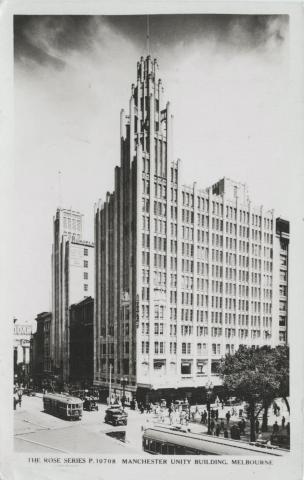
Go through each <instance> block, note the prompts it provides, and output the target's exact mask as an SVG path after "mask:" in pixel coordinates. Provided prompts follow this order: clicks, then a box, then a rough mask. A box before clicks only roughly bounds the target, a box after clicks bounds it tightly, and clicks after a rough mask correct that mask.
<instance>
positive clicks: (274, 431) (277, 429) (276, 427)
mask: <svg viewBox="0 0 304 480" xmlns="http://www.w3.org/2000/svg"><path fill="white" fill-rule="evenodd" d="M278 431H279V425H278V422H277V421H275V422H274V424H273V426H272V433H273V434H274V435H276V434H277V433H278Z"/></svg>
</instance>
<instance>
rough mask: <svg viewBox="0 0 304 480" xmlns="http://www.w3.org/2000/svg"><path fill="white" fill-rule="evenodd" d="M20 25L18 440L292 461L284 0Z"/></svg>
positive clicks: (291, 225)
mask: <svg viewBox="0 0 304 480" xmlns="http://www.w3.org/2000/svg"><path fill="white" fill-rule="evenodd" d="M12 26H13V75H14V78H13V95H14V140H13V141H14V148H13V157H14V167H13V189H14V195H13V204H12V216H13V235H12V241H11V245H10V251H11V252H12V264H11V269H12V272H11V275H12V277H13V291H12V294H11V295H12V297H13V311H12V312H11V317H10V318H9V319H6V322H9V324H10V328H11V330H12V331H13V334H12V347H11V352H12V353H11V356H12V357H13V358H12V365H13V368H12V373H11V377H12V378H11V394H10V397H11V400H10V402H11V410H12V412H13V413H12V416H13V450H14V456H15V458H23V457H24V458H25V457H26V458H27V459H28V462H31V461H32V460H31V459H33V458H37V463H38V462H39V463H40V462H45V461H46V460H45V459H46V458H49V459H51V460H50V461H49V463H52V461H54V463H56V461H55V460H52V459H55V458H57V457H58V463H67V464H68V463H71V464H72V465H73V467H74V475H75V473H76V470H75V469H76V467H77V465H78V466H79V465H80V464H82V463H86V464H87V463H90V462H91V461H92V463H96V462H98V458H102V459H103V461H104V462H105V463H106V462H107V464H108V465H107V468H110V467H111V463H113V464H114V463H115V462H117V461H118V460H117V459H120V460H119V461H121V462H122V463H124V464H125V465H127V464H128V463H130V464H132V463H135V464H137V465H138V464H139V465H141V466H142V465H148V464H162V463H163V464H166V465H168V463H169V462H170V463H171V465H173V466H174V465H178V464H180V465H181V464H184V465H185V464H186V463H187V462H189V464H190V463H191V464H192V465H193V468H194V465H195V466H196V469H197V470H196V472H197V475H198V471H199V468H203V466H204V465H214V467H213V468H214V469H215V468H216V464H218V468H220V467H221V468H224V465H226V466H227V465H229V464H231V463H232V464H234V463H236V464H238V465H242V466H244V465H245V464H246V465H248V468H250V467H249V466H252V468H258V467H257V466H260V468H262V466H264V468H265V466H266V467H267V468H269V469H271V465H273V464H275V462H280V465H281V464H282V465H283V464H284V462H285V465H287V464H288V462H289V459H290V458H292V457H291V456H292V455H293V448H294V449H295V450H294V453H295V452H296V451H297V450H298V448H299V445H296V443H295V441H293V440H292V439H293V438H294V439H295V438H296V435H294V437H293V431H295V430H297V429H298V427H299V425H298V426H297V425H295V422H296V418H298V419H299V420H298V421H299V422H300V424H301V423H302V417H297V415H298V414H300V412H298V414H297V412H295V411H294V408H295V407H294V405H295V403H294V398H293V395H294V390H292V389H291V388H290V383H291V382H290V373H291V368H290V357H292V355H293V342H292V340H291V339H292V338H294V337H293V335H294V334H293V333H292V332H293V330H292V329H294V328H295V324H296V322H299V321H300V318H297V314H296V309H295V308H292V307H291V306H290V305H291V302H292V298H293V297H292V293H291V290H292V289H293V285H295V284H296V282H295V280H294V279H293V274H292V267H291V259H293V258H294V256H295V253H294V252H293V248H294V246H293V245H294V243H296V241H294V242H293V238H294V236H295V235H294V234H293V232H294V231H295V230H296V226H295V221H294V219H295V217H296V216H297V215H298V213H299V211H295V202H294V200H295V198H297V196H296V193H295V192H296V191H297V188H298V187H297V186H296V185H294V179H295V177H296V175H297V173H296V172H297V168H298V166H297V165H298V164H297V161H296V159H294V160H293V155H292V151H291V138H292V133H291V131H292V128H293V122H292V121H291V114H290V111H291V103H292V101H291V98H292V95H291V93H290V91H291V83H292V82H291V70H292V60H291V59H292V55H291V38H292V22H291V19H290V16H289V14H288V12H286V13H272V12H271V11H269V12H268V13H263V11H261V13H246V14H245V13H237V12H233V13H216V14H215V13H212V12H211V13H210V12H209V13H179V14H178V13H174V12H173V13H172V12H168V13H166V14H165V13H150V12H147V13H145V14H143V13H134V12H131V13H129V14H112V13H111V14H95V13H94V14H91V13H90V12H89V11H88V12H87V14H72V13H68V14H63V13H62V14H60V13H57V14H54V13H48V12H47V11H46V12H42V13H41V14H33V13H28V14H25V13H18V12H15V13H14V15H13V18H12ZM293 185H294V191H292V190H293ZM302 216H303V212H302ZM293 235H294V236H293ZM294 288H295V289H296V288H297V287H296V286H295V287H294ZM299 365H302V366H303V362H302V360H301V359H299ZM291 392H293V393H291ZM299 395H300V393H299ZM293 429H294V430H293ZM297 431H298V430H297ZM88 457H90V458H89V460H88ZM66 459H69V460H66ZM187 459H188V460H187ZM234 459H237V460H234ZM35 461H36V460H33V462H35ZM229 462H230V463H229ZM237 462H238V463H237ZM49 466H50V465H49ZM54 467H55V465H54ZM54 467H53V468H54ZM56 467H57V465H56ZM68 467H71V465H66V466H65V468H68ZM86 467H87V468H89V465H86ZM113 468H114V466H113ZM117 468H118V467H117ZM261 471H262V470H261ZM49 472H51V470H50V471H49ZM121 472H122V470H121ZM201 472H202V471H201ZM223 472H224V470H223ZM257 472H258V470H256V473H257ZM218 473H219V472H217V474H218ZM53 474H54V475H55V472H53ZM70 474H71V475H72V470H71V468H70ZM257 474H258V473H257ZM49 475H51V473H49V474H48V475H46V476H45V478H54V477H51V476H49ZM162 475H163V476H161V477H160V478H165V476H166V475H165V470H164V471H163V474H162ZM178 475H183V476H184V475H187V473H186V470H183V471H180V472H179V473H178V474H177V476H178ZM200 475H202V473H200ZM223 475H226V478H232V476H229V474H224V473H223ZM244 475H246V473H244ZM247 475H248V474H247ZM261 475H262V476H263V475H264V474H261ZM76 476H77V475H76ZM118 476H120V474H118ZM262 476H261V477H259V478H262ZM18 478H19V477H18ZM20 478H22V477H20ZM33 478H34V477H33ZM37 478H38V477H37ZM58 478H59V477H58ZM64 478H65V477H64ZM67 478H68V477H67ZM69 478H70V477H69ZM74 478H76V477H74ZM77 478H78V477H77ZM79 478H80V477H79ZM96 478H97V477H96ZM102 478H108V477H106V476H103V477H102ZM111 478H112V477H111ZM125 478H131V477H129V476H127V477H125ZM132 478H134V477H132ZM147 478H148V477H147ZM149 478H150V477H149ZM214 478H215V477H214ZM271 478H272V477H271ZM290 478H298V477H296V476H290ZM299 478H300V477H299Z"/></svg>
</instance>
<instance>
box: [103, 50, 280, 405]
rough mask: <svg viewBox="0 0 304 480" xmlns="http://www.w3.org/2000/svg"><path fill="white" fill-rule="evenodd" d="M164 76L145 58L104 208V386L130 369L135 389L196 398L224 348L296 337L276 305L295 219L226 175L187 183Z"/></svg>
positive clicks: (129, 383)
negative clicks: (258, 201)
mask: <svg viewBox="0 0 304 480" xmlns="http://www.w3.org/2000/svg"><path fill="white" fill-rule="evenodd" d="M157 75H158V67H157V63H156V61H155V60H154V61H152V60H151V58H150V57H147V58H146V59H143V58H141V60H140V61H139V62H138V64H137V82H136V84H133V85H132V88H131V98H130V103H129V112H128V115H126V114H125V112H124V111H122V112H121V131H120V137H121V161H120V166H119V167H116V169H115V188H114V192H113V193H107V195H106V198H105V201H104V202H101V201H100V202H99V204H98V205H97V206H96V212H95V246H96V269H95V270H96V273H95V275H96V278H95V317H94V339H95V355H94V383H95V384H96V385H107V384H108V383H109V379H110V374H111V381H112V384H113V388H115V389H116V390H117V391H118V392H119V391H121V384H122V378H123V377H124V378H126V379H127V386H126V389H127V391H129V392H132V393H135V392H137V395H139V396H141V397H145V398H148V397H150V398H153V396H155V395H165V393H166V392H167V393H168V392H169V393H171V394H172V395H173V394H174V392H175V394H176V395H177V396H179V397H180V396H181V395H187V396H190V395H191V392H192V391H193V390H194V389H197V388H199V387H204V386H205V385H206V383H207V381H209V379H210V377H213V378H212V382H213V384H219V383H220V381H219V378H218V376H217V369H218V364H219V361H220V359H221V358H222V356H224V355H225V354H226V353H233V352H234V351H236V349H237V348H238V347H239V345H240V344H245V345H256V346H259V345H264V344H266V345H270V346H274V345H277V344H279V343H282V342H285V341H286V339H287V337H286V335H285V336H284V335H283V331H285V330H284V329H283V325H282V326H281V325H280V322H281V323H283V320H282V319H281V320H280V315H279V314H278V311H279V309H281V307H282V304H281V303H280V302H281V301H282V300H280V299H279V297H280V293H283V288H282V290H280V288H281V285H282V287H283V286H284V287H286V288H285V289H284V292H285V293H286V298H287V289H288V288H287V286H288V283H287V279H288V274H287V273H286V276H285V277H284V278H285V283H280V278H283V273H282V272H283V270H284V272H285V269H286V272H287V269H288V255H286V252H288V241H289V240H288V239H289V234H288V232H287V227H286V225H288V222H285V229H283V228H282V227H281V225H282V224H283V223H284V221H282V220H281V221H279V220H278V219H276V217H275V214H274V211H273V210H266V209H265V208H264V207H263V206H255V205H254V204H253V203H252V202H251V200H250V198H249V195H248V191H247V187H246V185H244V184H241V183H239V182H235V181H233V180H230V179H228V178H223V179H221V180H220V181H219V182H217V183H215V184H214V185H212V186H210V187H208V188H204V189H202V188H199V187H198V185H197V183H196V182H195V183H194V184H193V185H192V186H184V185H183V184H182V164H181V162H180V161H179V160H178V161H175V160H174V158H173V157H172V150H173V148H172V120H173V119H172V115H171V113H170V104H169V103H167V104H166V105H165V106H164V104H163V87H162V82H161V80H160V79H159V78H158V76H157ZM283 230H284V231H283ZM282 248H286V249H287V250H284V252H285V254H283V253H282ZM281 256H284V258H285V257H286V258H287V260H286V264H284V266H283V265H282V264H281V267H279V266H278V265H279V263H278V264H277V263H276V262H277V260H278V259H280V258H281ZM282 261H283V260H282ZM284 261H285V260H284ZM280 275H281V277H280ZM282 282H283V280H282ZM282 308H283V307H282ZM281 317H283V315H281ZM284 321H285V322H286V325H287V300H286V315H284Z"/></svg>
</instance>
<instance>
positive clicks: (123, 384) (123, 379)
mask: <svg viewBox="0 0 304 480" xmlns="http://www.w3.org/2000/svg"><path fill="white" fill-rule="evenodd" d="M120 383H121V385H122V402H121V403H122V407H123V409H124V408H125V400H126V398H125V390H126V384H127V383H128V378H127V377H121V379H120Z"/></svg>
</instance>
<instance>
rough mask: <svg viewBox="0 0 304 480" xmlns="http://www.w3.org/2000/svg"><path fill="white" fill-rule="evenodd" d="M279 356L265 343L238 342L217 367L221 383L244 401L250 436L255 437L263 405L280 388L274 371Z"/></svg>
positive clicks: (253, 439)
mask: <svg viewBox="0 0 304 480" xmlns="http://www.w3.org/2000/svg"><path fill="white" fill-rule="evenodd" d="M279 362H280V360H279V356H278V355H274V354H273V352H272V349H271V348H270V347H268V346H262V347H260V348H254V347H246V346H244V345H241V346H240V347H239V349H238V351H237V352H236V353H235V354H234V355H226V357H225V358H224V359H223V360H222V362H221V364H220V368H219V374H220V377H221V378H222V379H223V383H224V387H225V388H227V389H228V391H229V392H230V393H231V394H234V395H236V396H237V397H238V398H239V399H240V400H243V401H245V402H247V403H248V416H249V420H250V440H251V441H252V442H254V441H255V422H256V419H257V417H258V415H259V413H260V412H261V410H262V409H263V408H265V406H267V405H269V402H270V404H271V401H272V400H274V398H276V396H277V393H278V391H279V389H280V378H281V377H280V376H279V375H278V374H277V365H278V363H279Z"/></svg>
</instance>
